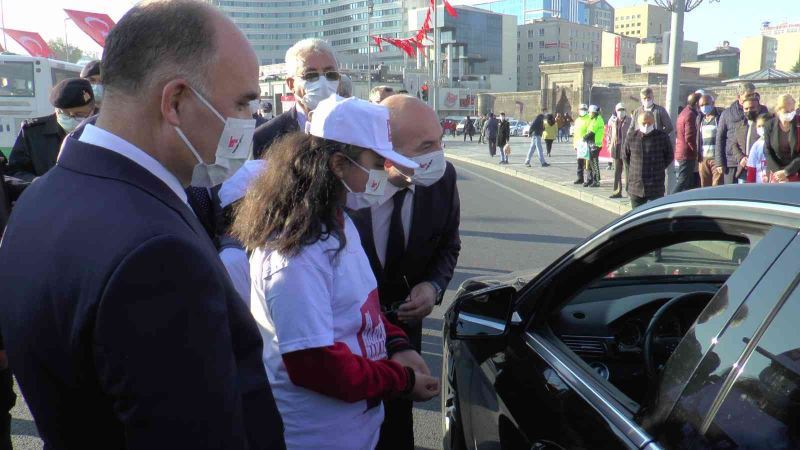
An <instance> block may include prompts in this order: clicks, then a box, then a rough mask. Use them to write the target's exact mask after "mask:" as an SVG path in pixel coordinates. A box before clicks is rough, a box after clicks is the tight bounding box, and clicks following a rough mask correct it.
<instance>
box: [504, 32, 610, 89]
mask: <svg viewBox="0 0 800 450" xmlns="http://www.w3.org/2000/svg"><path fill="white" fill-rule="evenodd" d="M602 33H603V30H602V29H601V28H597V27H592V26H589V25H583V24H578V23H572V22H567V21H565V20H558V19H545V20H538V21H535V22H532V23H527V24H524V25H520V26H519V27H518V28H517V36H518V39H519V42H518V51H517V66H518V77H517V79H518V90H519V91H531V90H537V89H539V88H540V84H541V73H540V70H539V66H540V65H541V64H555V63H570V62H589V63H592V64H594V65H595V66H599V65H600V62H601V46H602Z"/></svg>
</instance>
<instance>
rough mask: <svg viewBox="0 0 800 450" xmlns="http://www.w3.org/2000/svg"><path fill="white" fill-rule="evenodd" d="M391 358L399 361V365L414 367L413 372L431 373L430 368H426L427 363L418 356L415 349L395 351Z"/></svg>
mask: <svg viewBox="0 0 800 450" xmlns="http://www.w3.org/2000/svg"><path fill="white" fill-rule="evenodd" d="M391 360H392V361H394V362H397V363H400V365H402V366H404V367H410V368H412V369H414V372H417V373H424V374H425V375H430V374H431V369H429V368H428V365H427V364H425V360H424V359H422V356H420V354H419V353H417V351H416V350H404V351H402V352H397V353H395V354H394V355H392V357H391Z"/></svg>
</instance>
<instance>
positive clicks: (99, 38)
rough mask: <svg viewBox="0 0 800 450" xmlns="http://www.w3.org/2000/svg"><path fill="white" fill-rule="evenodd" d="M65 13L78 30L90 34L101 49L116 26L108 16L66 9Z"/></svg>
mask: <svg viewBox="0 0 800 450" xmlns="http://www.w3.org/2000/svg"><path fill="white" fill-rule="evenodd" d="M64 12H66V13H67V15H68V16H69V18H70V19H72V21H73V22H75V25H77V26H78V28H80V29H81V30H82V31H83V32H84V33H86V34H88V35H89V37H90V38H92V39H93V40H94V41H95V42H97V43H98V44H99V45H100V46H101V47H104V46H105V45H106V37H107V36H108V33H109V32H111V28H112V27H114V25H116V24H115V23H114V21H113V20H111V17H109V16H108V14H102V13H93V12H86V11H75V10H74V9H65V10H64Z"/></svg>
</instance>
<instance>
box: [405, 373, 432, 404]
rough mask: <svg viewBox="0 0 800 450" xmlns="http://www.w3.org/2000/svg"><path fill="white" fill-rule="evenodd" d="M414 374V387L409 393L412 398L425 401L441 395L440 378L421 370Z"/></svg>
mask: <svg viewBox="0 0 800 450" xmlns="http://www.w3.org/2000/svg"><path fill="white" fill-rule="evenodd" d="M414 375H415V376H416V381H415V382H414V389H412V390H411V393H410V394H408V396H409V397H410V398H411V400H414V401H415V402H424V401H428V400H430V399H432V398H433V397H436V396H437V395H439V380H437V379H436V378H434V377H432V376H430V375H425V374H424V373H420V372H416V373H415V374H414Z"/></svg>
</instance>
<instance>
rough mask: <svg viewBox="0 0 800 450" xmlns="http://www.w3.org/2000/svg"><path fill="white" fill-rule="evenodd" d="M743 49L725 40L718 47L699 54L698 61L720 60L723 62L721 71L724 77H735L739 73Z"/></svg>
mask: <svg viewBox="0 0 800 450" xmlns="http://www.w3.org/2000/svg"><path fill="white" fill-rule="evenodd" d="M740 55H741V51H740V50H739V49H738V48H736V47H731V43H730V42H728V41H724V42H723V43H722V45H720V46H718V47H717V48H716V49H714V50H712V51H710V52H706V53H702V54H700V55H697V61H699V62H705V61H719V62H720V64H721V67H720V72H721V74H722V77H723V79H725V80H727V79H731V78H735V77H736V76H737V75H738V73H739V58H740Z"/></svg>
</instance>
